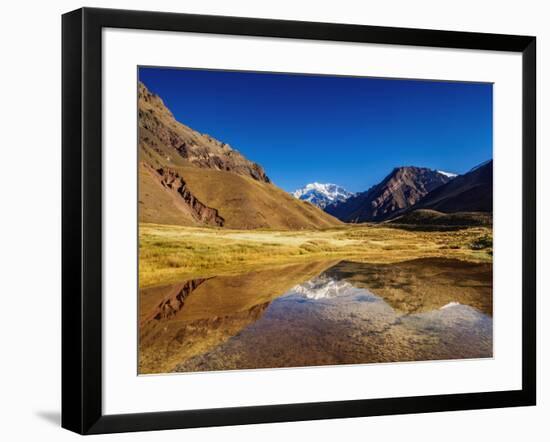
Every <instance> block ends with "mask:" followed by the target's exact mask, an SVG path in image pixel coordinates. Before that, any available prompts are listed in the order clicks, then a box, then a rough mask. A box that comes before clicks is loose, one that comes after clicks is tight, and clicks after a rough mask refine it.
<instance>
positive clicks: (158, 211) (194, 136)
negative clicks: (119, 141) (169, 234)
mask: <svg viewBox="0 0 550 442" xmlns="http://www.w3.org/2000/svg"><path fill="white" fill-rule="evenodd" d="M138 105H139V156H140V168H139V219H140V221H142V222H152V223H159V224H175V225H184V226H188V225H203V226H217V227H227V228H237V229H257V228H267V229H282V230H287V229H318V228H326V227H333V226H336V225H340V224H341V222H340V221H338V220H337V219H336V218H334V217H332V216H331V215H329V214H327V213H325V212H323V211H322V210H321V209H319V208H317V207H315V206H313V205H311V204H308V203H306V202H303V201H300V200H298V199H296V198H293V197H292V196H291V195H289V194H287V193H286V192H284V191H283V190H281V189H279V188H278V187H277V186H275V185H274V184H272V183H271V182H270V180H269V178H268V177H267V175H266V173H265V171H264V170H263V168H262V167H261V166H260V165H258V164H256V163H253V162H251V161H249V160H248V159H246V158H245V157H244V156H243V155H241V154H240V153H239V152H237V151H236V150H234V149H233V148H231V147H230V146H228V145H227V144H225V143H223V142H220V141H218V140H215V139H214V138H212V137H210V136H209V135H204V134H200V133H198V132H196V131H194V130H193V129H191V128H189V127H187V126H185V125H183V124H181V123H179V122H177V121H176V120H175V119H174V117H173V115H172V113H171V112H170V111H169V109H168V108H167V107H166V106H165V105H164V103H163V102H162V100H161V99H160V98H159V97H158V96H156V95H154V94H152V93H151V92H149V91H148V90H147V88H146V87H145V86H144V85H143V84H141V83H140V85H139V102H138Z"/></svg>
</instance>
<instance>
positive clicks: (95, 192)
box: [62, 8, 536, 434]
mask: <svg viewBox="0 0 550 442" xmlns="http://www.w3.org/2000/svg"><path fill="white" fill-rule="evenodd" d="M107 27H108V28H127V29H128V28H129V29H143V30H158V31H176V32H177V31H183V32H200V33H213V34H225V35H245V36H260V37H280V38H292V39H312V40H330V41H341V42H359V43H380V44H393V45H411V46H429V47H439V48H464V49H477V50H491V51H511V52H516V53H521V56H522V63H523V79H522V82H523V85H522V88H523V98H522V100H523V105H522V110H521V111H522V123H523V139H522V144H523V146H522V148H523V178H522V186H523V188H522V192H523V206H522V216H523V268H522V278H523V280H522V284H523V285H522V288H523V291H522V388H521V389H520V390H513V391H486V392H480V393H466V394H445V395H435V396H421V397H400V398H379V399H365V400H348V401H337V402H322V403H296V404H283V405H269V406H254V407H234V408H220V409H208V410H181V411H177V410H175V411H168V412H154V413H138V414H119V415H105V414H103V411H102V356H101V350H102V331H101V321H102V315H101V308H102V299H101V293H102V292H101V291H102V248H101V244H102V184H101V183H102V147H101V143H102V142H101V139H102V136H101V130H102V127H101V121H102V110H101V109H102V87H101V74H102V61H101V60H102V37H101V35H102V32H101V31H102V29H103V28H107ZM62 59H63V62H62V86H63V93H62V106H63V111H62V121H63V128H62V138H63V142H62V152H63V153H62V163H63V164H62V171H63V172H62V173H63V177H62V232H63V233H62V267H63V274H62V287H63V289H62V370H63V373H62V426H63V427H64V428H66V429H69V430H72V431H75V432H77V433H80V434H97V433H113V432H124V431H143V430H161V429H175V428H190V427H208V426H221V425H240V424H252V423H264V422H282V421H298V420H315V419H328V418H345V417H359V416H375V415H393V414H404V413H425V412H435V411H449V410H467V409H480V408H497V407H514V406H527V405H535V403H536V283H535V281H536V193H535V192H536V166H535V161H536V74H535V71H536V69H535V67H536V39H535V37H530V36H516V35H497V34H483V33H469V32H450V31H435V30H421V29H404V28H388V27H377V26H359V25H345V24H332V23H311V22H298V21H283V20H267V19H251V18H238V17H221V16H204V15H192V14H177V13H164V12H144V11H127V10H110V9H95V8H83V9H78V10H76V11H72V12H69V13H67V14H64V15H63V17H62Z"/></svg>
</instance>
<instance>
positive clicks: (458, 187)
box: [415, 160, 493, 213]
mask: <svg viewBox="0 0 550 442" xmlns="http://www.w3.org/2000/svg"><path fill="white" fill-rule="evenodd" d="M415 209H432V210H437V211H440V212H445V213H456V212H492V210H493V161H492V160H490V161H486V162H485V163H482V164H480V165H479V166H476V167H474V168H473V169H472V170H470V171H469V172H467V173H465V174H464V175H459V176H457V177H456V178H455V179H453V180H452V181H450V182H448V183H446V184H445V185H443V186H441V187H438V188H436V189H434V190H432V191H431V192H430V193H429V194H427V195H426V196H425V197H424V198H422V200H420V201H419V202H418V204H416V206H415Z"/></svg>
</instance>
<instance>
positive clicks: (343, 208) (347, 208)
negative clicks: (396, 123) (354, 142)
mask: <svg viewBox="0 0 550 442" xmlns="http://www.w3.org/2000/svg"><path fill="white" fill-rule="evenodd" d="M452 179H453V178H452V177H450V176H448V174H444V173H441V172H438V171H436V170H432V169H427V168H424V167H412V166H407V167H397V168H395V169H393V171H392V172H391V173H390V174H389V175H388V176H386V178H384V179H383V180H382V181H381V182H380V183H379V184H377V185H375V186H373V187H371V188H370V189H369V190H367V191H366V192H362V193H358V194H356V195H355V196H352V197H351V198H349V199H347V200H346V201H344V202H343V203H339V204H331V205H328V206H327V207H325V211H326V212H327V213H330V214H331V215H334V216H335V217H336V218H338V219H340V220H342V221H345V222H351V223H358V222H368V221H384V220H386V219H389V218H391V217H392V216H394V215H395V214H396V213H397V212H400V211H402V210H403V209H407V208H409V207H412V206H413V205H415V204H416V203H417V202H418V201H420V200H421V199H422V198H423V197H424V196H426V195H427V194H428V193H429V192H431V191H432V190H434V189H436V188H438V187H439V186H441V185H443V184H446V183H448V182H449V181H451V180H452Z"/></svg>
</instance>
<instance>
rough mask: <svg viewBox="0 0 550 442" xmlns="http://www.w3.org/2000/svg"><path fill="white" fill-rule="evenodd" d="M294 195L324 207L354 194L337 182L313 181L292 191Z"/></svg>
mask: <svg viewBox="0 0 550 442" xmlns="http://www.w3.org/2000/svg"><path fill="white" fill-rule="evenodd" d="M292 195H293V196H294V197H295V198H298V199H300V200H304V201H309V202H310V203H311V204H314V205H316V206H317V207H320V208H321V209H324V208H325V207H326V206H327V205H328V204H333V203H337V202H342V201H345V200H347V199H348V198H349V197H350V196H353V195H354V194H353V193H352V192H348V191H347V190H346V189H344V188H343V187H341V186H338V185H337V184H330V183H326V184H322V183H311V184H308V185H307V186H305V187H302V188H301V189H298V190H296V191H294V192H292Z"/></svg>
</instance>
